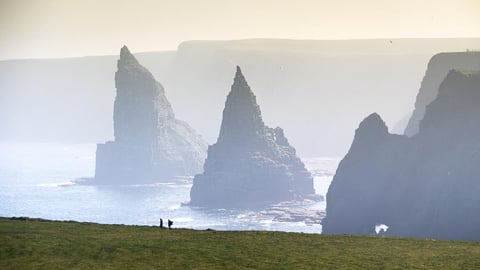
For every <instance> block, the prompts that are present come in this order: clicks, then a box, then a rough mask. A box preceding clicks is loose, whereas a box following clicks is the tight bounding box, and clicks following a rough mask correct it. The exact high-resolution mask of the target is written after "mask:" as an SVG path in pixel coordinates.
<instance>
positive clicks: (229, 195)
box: [190, 67, 314, 208]
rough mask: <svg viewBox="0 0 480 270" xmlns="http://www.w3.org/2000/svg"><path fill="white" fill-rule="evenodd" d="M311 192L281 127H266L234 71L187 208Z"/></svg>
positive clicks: (243, 204)
mask: <svg viewBox="0 0 480 270" xmlns="http://www.w3.org/2000/svg"><path fill="white" fill-rule="evenodd" d="M311 194H314V189H313V179H312V176H311V175H310V173H309V172H308V171H307V170H306V169H305V165H304V164H303V163H302V161H301V160H300V159H299V158H298V157H297V156H296V153H295V149H294V148H293V147H292V146H290V144H289V143H288V140H287V139H286V138H285V136H284V134H283V130H282V129H281V128H278V127H277V128H275V129H272V128H269V127H267V126H265V124H264V123H263V120H262V115H261V112H260V107H259V106H258V104H257V100H256V97H255V95H254V94H253V92H252V90H251V89H250V87H249V86H248V84H247V81H246V80H245V77H244V76H243V74H242V72H241V70H240V68H239V67H237V72H236V74H235V79H234V82H233V85H232V88H231V91H230V93H229V94H228V96H227V101H226V102H225V109H224V110H223V120H222V125H221V128H220V135H219V137H218V140H217V143H215V144H214V145H212V146H210V147H209V149H208V158H207V160H206V162H205V165H204V172H203V174H199V175H196V176H195V178H194V180H193V186H192V190H191V192H190V198H191V201H190V205H192V206H202V207H208V208H258V207H263V206H266V205H269V204H272V203H276V202H280V201H287V200H293V199H301V198H304V197H306V196H308V195H311Z"/></svg>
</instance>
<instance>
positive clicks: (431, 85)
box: [404, 51, 480, 137]
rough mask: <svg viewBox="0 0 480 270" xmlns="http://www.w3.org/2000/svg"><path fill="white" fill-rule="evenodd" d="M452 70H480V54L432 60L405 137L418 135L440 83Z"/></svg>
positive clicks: (459, 53)
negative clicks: (421, 122)
mask: <svg viewBox="0 0 480 270" xmlns="http://www.w3.org/2000/svg"><path fill="white" fill-rule="evenodd" d="M452 69H462V70H478V69H480V52H475V51H471V52H455V53H439V54H436V55H434V56H433V57H432V59H430V62H429V63H428V67H427V71H426V73H425V77H423V81H422V84H421V86H420V90H419V91H418V95H417V100H416V101H415V110H414V111H413V114H412V116H411V117H410V120H409V121H408V124H407V127H406V128H405V133H404V134H405V135H407V136H409V137H411V136H413V135H415V134H417V133H418V129H419V126H420V121H421V120H422V119H423V116H424V115H425V109H426V107H427V105H428V104H430V102H432V101H433V100H434V99H435V98H436V97H437V94H438V87H439V86H440V83H441V82H442V81H443V79H444V78H445V76H446V75H447V74H448V72H449V71H450V70H452Z"/></svg>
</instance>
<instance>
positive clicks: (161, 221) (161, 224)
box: [160, 219, 163, 229]
mask: <svg viewBox="0 0 480 270" xmlns="http://www.w3.org/2000/svg"><path fill="white" fill-rule="evenodd" d="M160 229H163V219H160Z"/></svg>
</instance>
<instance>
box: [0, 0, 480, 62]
mask: <svg viewBox="0 0 480 270" xmlns="http://www.w3.org/2000/svg"><path fill="white" fill-rule="evenodd" d="M399 37H480V0H449V1H447V0H394V1H390V0H362V1H360V0H335V1H333V0H328V1H323V0H263V1H262V0H160V1H158V0H157V1H153V0H152V1H149V0H134V1H126V0H125V1H122V0H78V1H77V0H0V59H12V58H30V57H34V58H39V57H64V56H82V55H99V54H116V53H118V49H119V48H120V46H121V45H123V44H128V45H129V46H130V47H131V48H133V49H134V50H135V51H136V52H139V51H152V50H172V49H175V48H176V47H177V46H178V44H179V43H180V42H182V41H185V40H192V39H243V38H291V39H350V38H399Z"/></svg>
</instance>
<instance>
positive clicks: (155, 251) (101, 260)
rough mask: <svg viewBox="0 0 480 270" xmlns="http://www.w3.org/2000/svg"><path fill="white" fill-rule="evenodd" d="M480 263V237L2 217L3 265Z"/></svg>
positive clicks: (472, 266)
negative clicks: (469, 239) (198, 227)
mask: <svg viewBox="0 0 480 270" xmlns="http://www.w3.org/2000/svg"><path fill="white" fill-rule="evenodd" d="M93 268H95V269H159V268H163V269H249V268H250V269H425V268H428V269H480V243H478V242H457V241H438V240H437V241H433V240H420V239H403V238H384V237H368V236H330V235H312V234H301V233H284V232H258V231H244V232H232V231H196V230H184V229H174V230H168V229H163V230H161V229H159V228H158V227H147V226H122V225H99V224H92V223H78V222H52V221H41V220H29V219H26V220H12V219H6V218H0V269H93Z"/></svg>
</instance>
